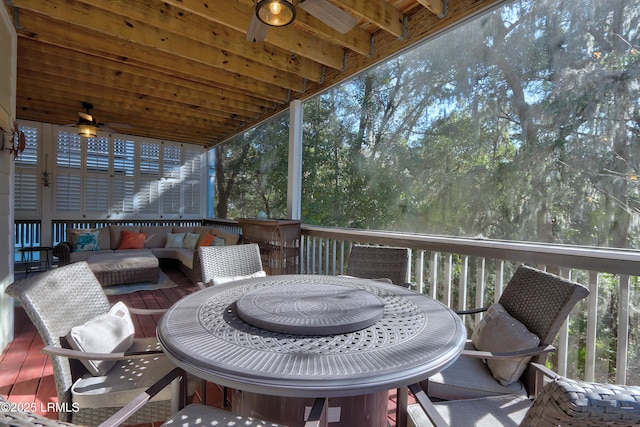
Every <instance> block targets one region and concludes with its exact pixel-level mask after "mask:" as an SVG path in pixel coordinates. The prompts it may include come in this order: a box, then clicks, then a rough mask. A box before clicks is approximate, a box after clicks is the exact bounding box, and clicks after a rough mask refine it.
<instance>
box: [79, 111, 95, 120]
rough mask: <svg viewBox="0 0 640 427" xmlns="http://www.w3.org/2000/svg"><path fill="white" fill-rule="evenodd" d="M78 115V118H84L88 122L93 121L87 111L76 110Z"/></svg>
mask: <svg viewBox="0 0 640 427" xmlns="http://www.w3.org/2000/svg"><path fill="white" fill-rule="evenodd" d="M78 116H80V118H81V119H82V120H86V121H88V122H92V121H93V116H92V115H91V114H87V113H83V112H82V111H78Z"/></svg>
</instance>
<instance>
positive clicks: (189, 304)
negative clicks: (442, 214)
mask: <svg viewBox="0 0 640 427" xmlns="http://www.w3.org/2000/svg"><path fill="white" fill-rule="evenodd" d="M157 335H158V339H159V341H160V344H161V345H162V347H163V349H164V351H165V353H166V354H167V356H168V357H169V358H170V359H171V360H173V362H174V363H176V365H178V366H180V367H182V368H183V369H185V370H186V371H187V372H190V373H191V374H194V375H196V376H198V377H200V378H203V379H205V380H207V381H211V382H213V383H216V384H220V385H222V386H227V387H231V388H233V389H236V390H240V392H239V394H236V395H234V398H236V399H241V398H243V397H244V399H246V401H245V402H244V403H243V402H236V401H235V400H234V410H236V409H237V408H243V409H241V412H244V413H243V415H258V416H260V417H261V418H264V419H270V418H269V417H270V416H271V417H272V418H273V417H274V415H273V414H268V413H265V412H269V411H270V409H269V408H270V407H271V408H273V407H274V406H277V404H276V403H274V401H273V400H269V399H270V397H277V399H280V400H276V402H280V403H279V404H282V402H286V404H284V406H290V403H291V402H293V400H294V399H305V398H307V400H308V398H319V397H326V398H331V399H336V398H343V397H349V396H354V397H355V399H356V400H352V401H349V400H348V399H347V401H349V403H347V405H351V406H353V405H361V404H365V405H369V403H367V402H368V401H367V399H365V400H364V401H363V400H358V397H361V396H377V397H378V398H377V399H373V400H375V401H377V402H378V403H377V405H378V406H380V405H383V404H384V408H381V414H382V415H380V416H378V417H379V418H380V417H382V418H384V419H383V420H380V424H377V421H375V422H374V421H371V420H370V419H369V418H368V416H366V415H365V416H364V417H365V418H366V420H362V421H360V424H361V425H368V426H373V425H386V412H387V411H386V404H387V397H386V396H387V393H388V391H389V390H390V389H394V388H398V387H403V386H407V385H410V384H414V383H416V382H419V381H421V380H424V379H426V378H428V377H429V376H431V375H433V374H435V373H437V372H439V371H440V370H442V369H444V368H446V367H447V366H449V365H450V364H451V363H453V362H454V361H455V360H456V359H457V358H458V356H459V354H460V352H461V351H462V349H463V346H464V343H465V340H466V330H465V327H464V325H463V323H462V322H461V320H460V318H459V317H458V316H457V315H456V314H455V313H454V312H453V311H452V310H450V309H449V308H447V307H446V306H444V305H443V304H442V303H440V302H438V301H436V300H434V299H432V298H430V297H428V296H426V295H422V294H420V293H417V292H414V291H411V290H408V289H405V288H402V287H400V286H396V285H393V284H388V283H385V282H382V281H376V280H368V279H359V278H354V277H347V276H328V275H326V276H324V275H282V276H269V277H262V278H253V279H246V280H239V281H235V282H230V283H227V284H224V285H219V286H213V287H209V288H206V289H204V290H201V291H199V292H196V293H194V294H191V295H189V296H187V297H185V298H183V299H181V300H180V301H178V302H177V303H176V304H174V305H173V306H172V307H171V308H170V309H169V310H168V311H167V312H166V313H165V314H164V316H163V317H162V319H161V321H160V323H159V324H158V329H157ZM249 396H253V397H251V398H250V397H249ZM256 396H265V398H264V399H266V400H263V402H262V404H259V399H257V398H256ZM380 396H382V397H380ZM251 399H253V400H251ZM282 399H284V400H282ZM373 400H372V401H373ZM336 401H338V400H336ZM343 401H344V399H343ZM380 401H382V402H380ZM251 402H253V403H251ZM236 403H237V407H236ZM252 405H253V406H255V407H254V408H251V407H250V406H252ZM258 406H261V407H260V408H258ZM329 407H330V408H331V404H330V405H329ZM363 410H365V411H369V410H371V408H367V409H365V408H361V409H360V410H358V408H353V407H350V408H343V409H342V411H341V412H342V415H340V413H338V414H337V415H336V414H335V413H334V414H333V415H332V416H333V417H334V418H335V417H337V418H339V420H340V421H341V422H343V423H344V424H331V425H332V426H338V425H349V426H354V425H357V424H358V423H356V422H354V420H353V419H350V418H349V416H348V415H347V414H346V413H347V412H363ZM285 412H286V411H285ZM295 416H296V417H298V416H299V415H295ZM277 417H279V419H270V420H271V421H275V422H279V423H283V424H288V425H302V424H303V422H302V420H300V422H299V423H298V424H296V422H297V421H296V420H291V419H282V417H285V418H287V417H290V415H286V416H285V415H278V416H277ZM334 421H336V420H334ZM382 423H384V424H382Z"/></svg>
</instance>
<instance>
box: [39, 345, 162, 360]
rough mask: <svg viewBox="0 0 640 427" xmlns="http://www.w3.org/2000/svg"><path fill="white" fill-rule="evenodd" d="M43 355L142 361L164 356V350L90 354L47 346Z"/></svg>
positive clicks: (80, 358) (79, 358)
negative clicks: (155, 356)
mask: <svg viewBox="0 0 640 427" xmlns="http://www.w3.org/2000/svg"><path fill="white" fill-rule="evenodd" d="M40 353H42V354H48V355H50V356H62V357H67V358H69V359H78V360H127V359H142V358H145V357H149V356H154V355H164V352H163V351H162V350H153V351H136V352H126V351H125V352H119V353H89V352H86V351H78V350H73V349H70V348H62V347H55V346H52V345H47V346H44V347H43V348H42V350H40Z"/></svg>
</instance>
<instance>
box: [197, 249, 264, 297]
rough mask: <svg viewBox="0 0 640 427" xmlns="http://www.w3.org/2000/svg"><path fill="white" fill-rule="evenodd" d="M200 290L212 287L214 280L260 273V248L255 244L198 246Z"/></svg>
mask: <svg viewBox="0 0 640 427" xmlns="http://www.w3.org/2000/svg"><path fill="white" fill-rule="evenodd" d="M198 251H199V253H200V265H201V268H202V282H201V283H198V286H200V287H201V288H204V287H207V286H212V285H213V284H214V279H220V278H224V279H228V280H232V279H234V278H239V277H242V276H249V275H252V274H256V273H260V272H262V273H263V274H264V270H263V269H262V261H261V258H260V247H259V246H258V245H257V244H256V243H250V244H244V245H232V246H200V247H199V248H198Z"/></svg>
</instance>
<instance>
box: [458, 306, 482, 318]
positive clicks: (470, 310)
mask: <svg viewBox="0 0 640 427" xmlns="http://www.w3.org/2000/svg"><path fill="white" fill-rule="evenodd" d="M488 309H489V307H478V308H470V309H469V310H454V313H456V314H458V315H460V316H464V315H465V314H476V313H482V312H484V311H487V310H488Z"/></svg>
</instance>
